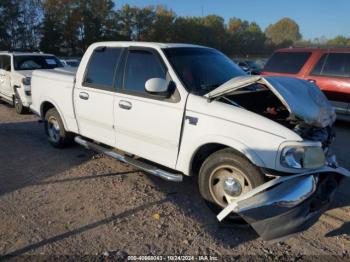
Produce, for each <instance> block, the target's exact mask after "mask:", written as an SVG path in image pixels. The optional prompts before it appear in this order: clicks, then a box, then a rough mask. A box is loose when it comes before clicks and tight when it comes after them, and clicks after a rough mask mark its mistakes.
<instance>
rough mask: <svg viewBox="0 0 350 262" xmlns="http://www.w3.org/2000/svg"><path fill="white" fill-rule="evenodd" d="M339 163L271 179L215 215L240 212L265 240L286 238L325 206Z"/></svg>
mask: <svg viewBox="0 0 350 262" xmlns="http://www.w3.org/2000/svg"><path fill="white" fill-rule="evenodd" d="M344 177H350V172H349V171H348V170H346V169H345V168H342V167H337V168H332V167H328V166H327V167H324V168H322V169H318V170H313V171H310V172H306V173H302V174H297V175H292V176H285V177H279V178H276V179H273V180H271V181H269V182H267V183H265V184H262V185H261V186H259V187H256V188H255V189H253V190H252V191H250V192H247V193H246V194H244V195H241V196H240V197H239V198H237V199H236V200H235V201H234V202H231V203H230V204H229V205H228V206H227V207H226V208H224V209H223V210H222V211H221V212H220V213H219V214H218V216H217V218H218V220H219V221H222V220H223V219H224V218H225V217H226V216H227V215H229V214H230V213H231V212H234V213H237V214H239V215H240V216H241V217H242V218H243V219H244V220H245V221H246V222H247V223H248V224H250V225H251V226H252V228H253V229H254V230H255V231H256V232H257V233H258V235H259V236H260V237H261V238H262V239H263V240H266V241H276V240H282V239H286V238H288V237H289V236H291V235H293V234H296V233H299V232H302V231H304V230H307V229H308V228H309V227H311V226H312V225H313V224H314V223H315V222H316V221H317V220H318V218H319V217H320V216H321V215H322V214H323V212H325V211H326V210H327V207H328V205H329V203H330V202H331V200H332V198H333V196H334V194H335V192H336V190H337V188H338V187H339V184H340V182H341V180H342V179H343V178H344Z"/></svg>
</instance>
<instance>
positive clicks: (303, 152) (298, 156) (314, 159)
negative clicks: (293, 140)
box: [281, 146, 326, 169]
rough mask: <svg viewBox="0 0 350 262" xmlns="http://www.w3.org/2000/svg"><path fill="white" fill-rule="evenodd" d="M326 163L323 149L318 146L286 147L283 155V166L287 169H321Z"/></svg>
mask: <svg viewBox="0 0 350 262" xmlns="http://www.w3.org/2000/svg"><path fill="white" fill-rule="evenodd" d="M325 161H326V159H325V155H324V152H323V149H322V148H321V147H317V146H305V147H303V146H297V147H293V146H291V147H285V148H284V149H283V150H282V154H281V164H282V166H284V167H287V168H296V169H308V168H319V167H322V166H324V165H325Z"/></svg>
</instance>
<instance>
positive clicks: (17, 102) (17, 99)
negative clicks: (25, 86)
mask: <svg viewBox="0 0 350 262" xmlns="http://www.w3.org/2000/svg"><path fill="white" fill-rule="evenodd" d="M13 104H14V106H15V109H16V113H17V114H20V115H21V114H24V113H25V112H26V108H25V107H24V106H23V103H22V100H21V97H20V96H19V94H18V92H17V90H16V91H15V96H14V98H13Z"/></svg>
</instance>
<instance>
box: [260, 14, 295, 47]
mask: <svg viewBox="0 0 350 262" xmlns="http://www.w3.org/2000/svg"><path fill="white" fill-rule="evenodd" d="M265 34H266V37H267V38H268V39H269V40H270V41H271V42H272V43H273V44H276V45H290V44H293V43H294V42H296V41H298V40H300V39H301V34H300V31H299V25H298V24H297V23H296V22H295V21H294V20H292V19H290V18H283V19H281V20H279V21H278V22H277V23H275V24H272V25H269V26H268V28H267V29H266V32H265Z"/></svg>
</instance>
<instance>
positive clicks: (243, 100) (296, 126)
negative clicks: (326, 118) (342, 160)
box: [219, 85, 334, 148]
mask: <svg viewBox="0 0 350 262" xmlns="http://www.w3.org/2000/svg"><path fill="white" fill-rule="evenodd" d="M219 101H222V102H224V103H229V104H232V105H235V106H239V107H242V108H244V109H247V110H249V111H251V112H254V113H256V114H259V115H262V116H264V117H266V118H269V119H271V120H273V121H275V122H277V123H279V124H281V125H283V126H285V127H288V128H289V129H292V130H293V131H295V132H296V133H297V134H298V135H300V136H301V137H302V138H304V139H306V140H311V141H319V142H321V143H322V145H323V147H324V148H327V147H328V146H329V145H330V143H331V142H332V140H333V138H334V132H333V129H332V126H331V125H330V126H326V127H315V126H311V125H309V124H306V123H305V122H304V121H303V120H301V119H295V118H293V117H291V115H290V113H289V111H288V109H287V108H286V107H285V106H284V105H283V104H282V102H281V101H280V100H279V99H278V98H277V97H276V95H275V94H274V93H273V92H272V91H271V90H269V89H267V88H266V87H264V86H262V85H259V86H256V85H253V86H248V87H246V88H245V89H244V90H239V91H236V92H234V93H233V94H230V95H228V96H225V97H221V98H220V99H219Z"/></svg>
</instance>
